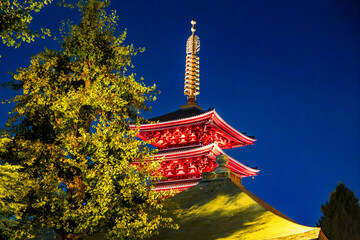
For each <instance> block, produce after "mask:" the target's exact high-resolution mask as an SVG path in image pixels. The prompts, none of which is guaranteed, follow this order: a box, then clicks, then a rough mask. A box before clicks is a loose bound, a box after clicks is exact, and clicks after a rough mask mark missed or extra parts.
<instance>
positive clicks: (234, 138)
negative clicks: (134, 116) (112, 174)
mask: <svg viewBox="0 0 360 240" xmlns="http://www.w3.org/2000/svg"><path fill="white" fill-rule="evenodd" d="M204 124H205V126H206V127H205V128H208V130H209V129H210V130H213V131H215V132H216V133H217V134H219V135H221V136H222V137H224V138H225V139H227V141H228V142H232V143H231V144H226V145H224V146H221V148H223V149H226V148H234V147H241V146H246V145H252V144H254V142H255V141H256V139H252V138H250V137H248V136H246V135H245V134H243V133H241V132H239V131H237V130H236V129H234V128H233V127H231V126H230V125H229V124H228V123H227V122H225V121H224V120H223V119H222V118H221V117H220V116H219V114H218V113H217V112H216V111H215V109H213V110H211V111H208V112H205V113H203V114H199V115H197V116H192V117H187V118H183V119H177V120H172V121H163V122H159V123H150V124H142V125H140V126H139V130H140V133H139V134H138V137H139V138H140V139H142V140H144V141H148V140H150V139H151V138H152V135H153V133H154V132H156V131H167V130H172V129H177V128H182V127H186V126H189V125H191V126H195V125H204ZM131 127H132V128H136V126H134V125H132V126H131ZM146 135H149V137H148V136H146ZM154 145H155V146H157V145H156V143H155V144H154ZM157 147H159V146H157Z"/></svg>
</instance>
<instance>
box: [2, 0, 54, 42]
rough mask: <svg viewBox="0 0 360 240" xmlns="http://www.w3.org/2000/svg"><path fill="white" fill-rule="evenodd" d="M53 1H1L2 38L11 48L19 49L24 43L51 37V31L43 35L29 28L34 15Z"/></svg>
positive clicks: (42, 31)
mask: <svg viewBox="0 0 360 240" xmlns="http://www.w3.org/2000/svg"><path fill="white" fill-rule="evenodd" d="M52 1H53V0H0V12H1V14H0V38H1V39H2V43H3V44H6V45H7V46H9V47H19V46H20V45H21V43H22V42H28V43H29V42H33V41H34V39H35V38H36V37H45V36H50V30H49V29H41V33H39V32H36V31H35V30H32V29H30V28H29V24H30V23H31V21H32V20H33V16H32V14H33V13H34V12H39V11H40V10H41V9H42V8H43V7H44V6H45V5H47V4H49V3H51V2H52Z"/></svg>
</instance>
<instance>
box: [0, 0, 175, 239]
mask: <svg viewBox="0 0 360 240" xmlns="http://www.w3.org/2000/svg"><path fill="white" fill-rule="evenodd" d="M108 5H109V1H106V0H104V1H100V0H84V1H79V2H78V3H76V4H74V5H70V6H72V7H74V8H75V9H78V10H79V12H80V14H81V16H82V18H81V22H80V23H79V24H73V25H71V24H69V25H66V26H65V27H64V28H63V29H62V37H61V42H60V43H61V49H60V50H49V49H45V50H44V51H43V52H41V53H39V54H37V55H35V56H34V57H33V58H32V59H31V63H30V65H29V66H28V67H26V68H20V69H18V71H17V73H15V74H13V81H12V82H10V83H8V84H7V85H8V87H10V88H12V89H14V90H16V91H19V95H17V96H16V97H14V98H13V99H11V100H10V102H12V103H13V104H14V107H13V110H12V113H11V115H10V117H9V120H8V121H7V123H6V126H5V128H4V129H2V130H1V136H0V149H1V151H0V161H1V164H2V165H3V166H7V168H8V169H9V171H10V170H11V171H15V172H13V173H12V174H13V175H14V174H15V175H16V174H17V173H18V174H17V175H16V177H17V178H18V181H19V182H21V184H15V183H13V184H10V183H9V184H8V186H9V187H11V186H12V189H10V190H9V194H7V195H6V196H4V197H3V198H0V207H1V208H0V229H1V231H3V234H6V235H7V236H8V237H9V238H10V239H31V238H33V237H34V236H35V235H36V232H37V231H38V230H39V229H53V230H54V231H55V232H56V233H57V234H58V235H59V236H60V239H82V238H84V237H86V236H89V235H92V234H94V233H98V232H103V233H104V234H105V235H106V236H107V237H108V238H110V239H144V238H147V237H149V236H151V235H153V234H155V233H157V231H158V229H159V228H161V227H176V226H175V225H174V224H173V223H172V220H171V219H170V218H167V217H164V216H163V214H162V208H163V202H164V200H165V198H166V197H167V196H168V195H169V193H165V192H157V191H152V186H151V184H150V183H151V181H156V180H157V179H158V178H159V177H161V176H159V175H157V168H158V166H159V163H158V162H157V161H150V160H151V159H152V152H151V150H149V149H148V148H147V147H146V145H144V143H143V142H142V141H140V140H138V139H136V138H135V135H136V133H137V130H136V129H131V128H130V127H129V125H130V124H134V125H139V124H140V122H141V121H143V119H142V118H141V117H140V116H139V114H140V111H147V110H149V107H148V106H147V104H148V103H147V102H148V101H152V100H155V93H156V92H155V86H150V87H149V86H146V85H145V84H144V82H143V81H142V80H141V79H140V80H137V79H136V76H135V74H128V73H127V69H128V68H131V67H133V65H132V63H131V59H132V57H133V56H134V55H136V54H137V53H138V52H139V51H141V49H135V48H134V47H133V46H132V45H128V46H126V45H124V43H123V42H124V40H125V37H126V32H121V33H120V34H116V27H117V16H116V12H114V11H113V12H112V13H110V14H107V13H106V11H105V8H106V7H107V6H108ZM134 160H136V162H137V164H132V163H133V161H134ZM11 166H16V167H15V168H16V169H12V168H11ZM0 177H1V176H0ZM10 203H11V204H10Z"/></svg>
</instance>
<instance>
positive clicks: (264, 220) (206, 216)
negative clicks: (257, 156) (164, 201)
mask: <svg viewBox="0 0 360 240" xmlns="http://www.w3.org/2000/svg"><path fill="white" fill-rule="evenodd" d="M235 184H236V185H235ZM235 184H234V183H233V182H231V181H230V179H226V180H215V181H210V182H202V183H200V184H198V185H196V186H194V187H192V188H189V189H188V190H186V191H183V192H181V193H179V194H177V195H175V196H174V197H172V198H171V199H169V201H170V202H171V203H175V204H174V205H170V206H171V207H170V206H169V207H168V210H169V214H170V215H171V216H172V217H173V218H174V220H175V222H177V223H178V224H179V226H180V229H179V230H169V229H165V230H163V231H162V232H161V233H160V235H159V236H156V237H155V238H154V239H182V240H184V239H208V240H211V239H222V240H225V239H227V240H228V239H243V240H246V239H251V240H255V239H272V240H274V239H304V240H305V239H316V238H317V237H318V235H319V231H320V228H316V227H306V226H302V225H299V224H297V223H295V222H294V221H292V220H291V219H290V218H288V217H286V216H285V215H283V214H281V213H280V212H278V211H277V210H276V209H274V208H272V207H271V206H269V205H268V204H266V203H265V202H263V201H262V200H261V199H259V198H257V197H256V196H254V195H253V194H252V193H250V192H249V191H247V190H246V189H244V187H243V186H242V185H240V184H239V183H236V182H235Z"/></svg>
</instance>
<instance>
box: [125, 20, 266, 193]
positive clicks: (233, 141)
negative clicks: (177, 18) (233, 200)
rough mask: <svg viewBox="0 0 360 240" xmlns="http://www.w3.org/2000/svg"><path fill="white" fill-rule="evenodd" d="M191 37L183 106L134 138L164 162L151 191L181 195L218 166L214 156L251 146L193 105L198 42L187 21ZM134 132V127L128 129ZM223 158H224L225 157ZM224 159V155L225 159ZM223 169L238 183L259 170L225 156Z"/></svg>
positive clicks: (196, 92) (250, 141)
mask: <svg viewBox="0 0 360 240" xmlns="http://www.w3.org/2000/svg"><path fill="white" fill-rule="evenodd" d="M191 24H192V28H191V32H192V34H191V36H190V37H189V38H188V40H187V43H186V67H185V90H184V94H185V95H187V103H186V104H185V105H182V106H181V107H180V109H179V110H176V111H174V112H170V113H167V114H164V115H161V116H158V117H155V118H152V119H149V120H150V121H151V122H155V123H150V124H142V125H140V127H139V130H140V132H139V134H138V135H137V137H139V138H140V139H142V140H144V141H147V142H150V143H151V144H152V145H153V146H155V147H156V148H157V149H158V153H156V154H155V159H161V158H164V160H163V161H162V162H161V167H160V169H159V171H161V172H162V175H163V176H164V177H165V178H164V180H162V181H160V182H158V183H157V184H156V186H155V190H158V191H159V190H169V189H178V190H180V191H183V190H185V189H187V188H190V187H192V186H194V185H196V184H198V183H199V182H200V181H201V179H202V173H206V172H211V171H213V170H214V168H216V167H217V166H218V165H217V163H216V162H215V159H216V157H217V156H219V155H221V154H225V153H224V152H223V150H224V149H228V148H236V147H243V146H247V145H252V144H254V142H255V141H256V140H255V139H254V137H250V136H247V135H246V134H244V133H241V132H239V131H237V130H236V129H234V128H233V127H231V126H230V125H229V124H228V123H226V122H225V121H224V120H223V119H222V118H221V117H220V116H219V114H218V113H217V112H216V111H215V109H214V108H211V109H208V110H203V109H202V108H201V107H200V106H199V105H198V104H197V102H196V98H197V96H198V95H199V94H200V71H199V69H200V68H199V64H200V58H199V56H198V53H199V51H200V39H199V37H198V36H197V35H195V31H196V29H195V24H196V21H195V20H192V21H191ZM132 127H133V128H135V126H132ZM225 155H226V154H225ZM227 156H228V155H227ZM228 158H229V162H228V163H227V165H226V166H227V167H228V168H229V169H230V171H231V172H232V176H235V177H236V179H238V181H240V182H241V178H244V177H250V176H256V175H257V173H258V172H259V170H257V169H256V168H251V167H248V166H246V165H244V164H242V163H241V162H239V161H237V160H236V159H234V158H232V157H230V156H228Z"/></svg>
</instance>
